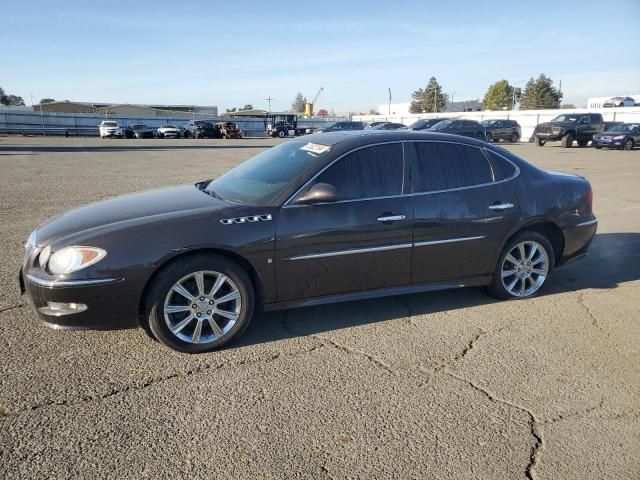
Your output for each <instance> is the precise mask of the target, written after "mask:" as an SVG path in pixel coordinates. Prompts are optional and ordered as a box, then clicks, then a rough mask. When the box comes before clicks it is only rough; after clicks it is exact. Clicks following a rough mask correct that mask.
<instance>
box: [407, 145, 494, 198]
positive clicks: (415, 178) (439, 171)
mask: <svg viewBox="0 0 640 480" xmlns="http://www.w3.org/2000/svg"><path fill="white" fill-rule="evenodd" d="M412 145H413V153H414V155H413V169H412V187H413V192H415V193H426V192H436V191H439V190H449V189H453V188H462V187H472V186H474V185H481V184H485V183H490V182H492V181H493V175H492V171H491V166H490V165H489V161H488V160H487V157H486V156H485V155H484V153H482V150H481V149H480V148H477V147H473V146H470V145H462V144H458V143H444V142H412Z"/></svg>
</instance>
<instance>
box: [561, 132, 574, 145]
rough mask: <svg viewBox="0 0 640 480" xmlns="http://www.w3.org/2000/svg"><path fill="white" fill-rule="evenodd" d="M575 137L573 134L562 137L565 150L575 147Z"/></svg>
mask: <svg viewBox="0 0 640 480" xmlns="http://www.w3.org/2000/svg"><path fill="white" fill-rule="evenodd" d="M574 140H575V137H574V136H573V133H567V134H566V135H565V136H564V137H562V147H563V148H571V147H572V146H573V141H574Z"/></svg>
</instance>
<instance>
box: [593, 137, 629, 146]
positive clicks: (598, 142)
mask: <svg viewBox="0 0 640 480" xmlns="http://www.w3.org/2000/svg"><path fill="white" fill-rule="evenodd" d="M591 142H592V143H591V144H592V145H593V146H595V147H607V148H618V147H623V146H624V139H622V140H614V139H613V138H606V137H605V138H594V139H593V140H592V141H591Z"/></svg>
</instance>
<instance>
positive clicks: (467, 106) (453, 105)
mask: <svg viewBox="0 0 640 480" xmlns="http://www.w3.org/2000/svg"><path fill="white" fill-rule="evenodd" d="M410 106H411V102H402V103H391V104H389V103H385V104H381V105H378V112H379V113H380V115H388V116H391V115H399V116H404V115H412V114H411V113H409V107H410ZM480 110H482V102H481V101H480V100H478V99H477V98H473V99H467V100H456V101H455V102H447V109H446V110H445V111H446V112H477V111H480Z"/></svg>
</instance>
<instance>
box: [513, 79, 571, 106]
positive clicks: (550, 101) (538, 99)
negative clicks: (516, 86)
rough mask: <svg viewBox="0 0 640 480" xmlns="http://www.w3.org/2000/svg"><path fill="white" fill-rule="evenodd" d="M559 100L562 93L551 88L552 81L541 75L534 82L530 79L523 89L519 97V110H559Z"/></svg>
mask: <svg viewBox="0 0 640 480" xmlns="http://www.w3.org/2000/svg"><path fill="white" fill-rule="evenodd" d="M561 100H562V92H559V91H558V90H557V89H556V87H554V86H553V80H551V79H550V78H549V77H546V76H545V75H544V74H542V73H541V74H540V76H539V77H538V78H537V79H536V80H534V79H533V77H532V78H530V79H529V81H528V82H527V84H526V86H525V87H524V91H523V92H522V96H521V97H520V110H538V109H544V108H560V102H561Z"/></svg>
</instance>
